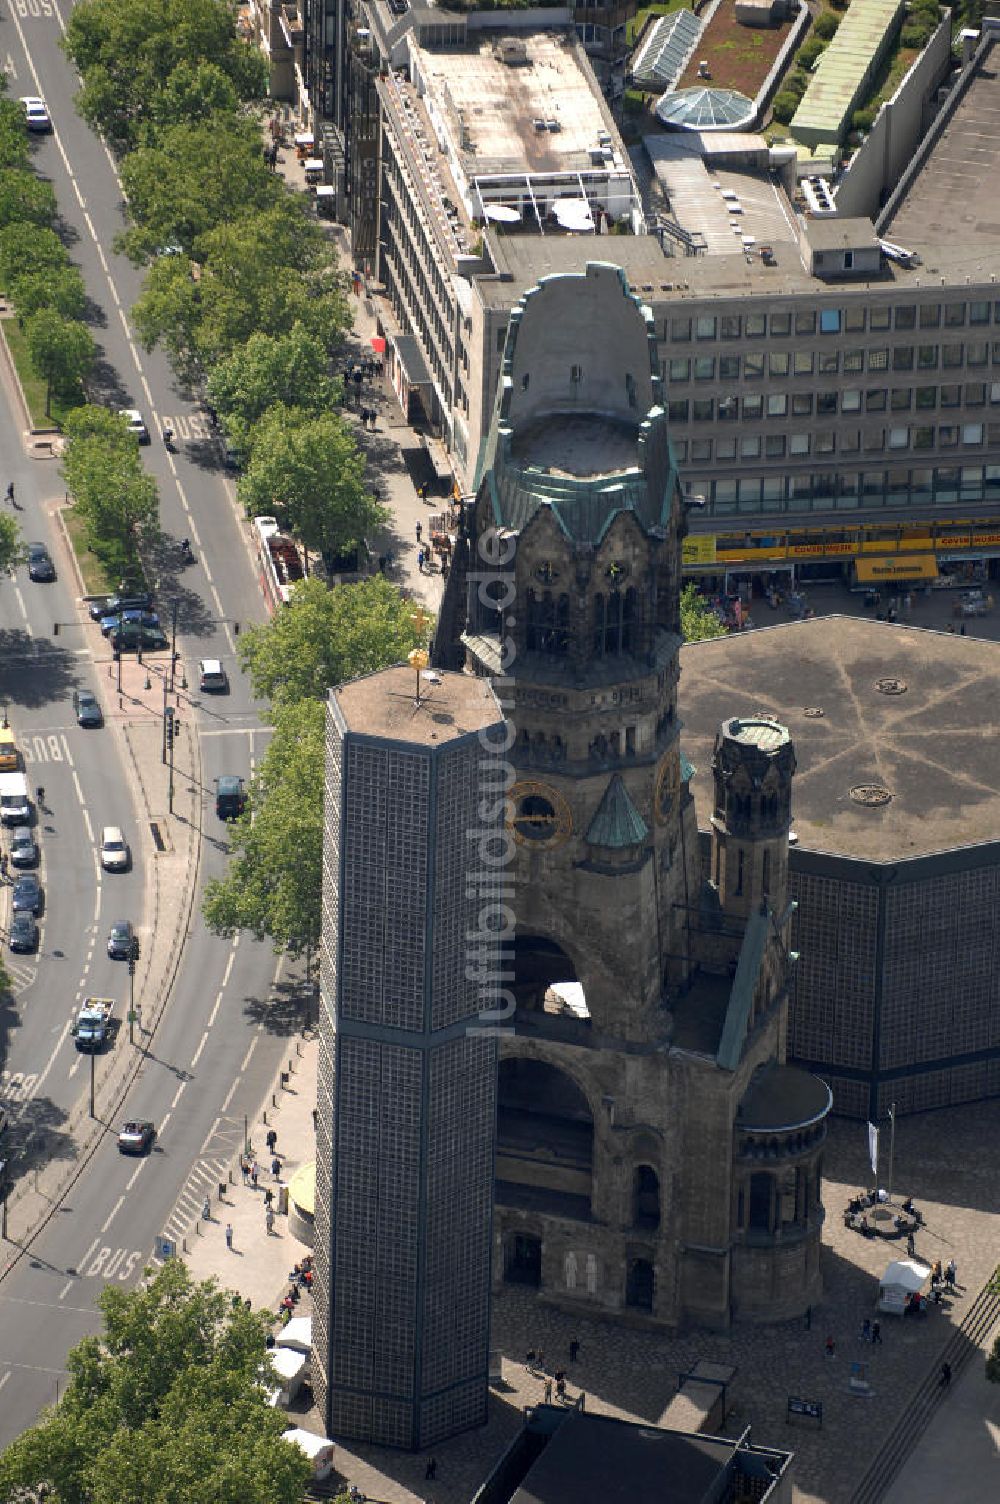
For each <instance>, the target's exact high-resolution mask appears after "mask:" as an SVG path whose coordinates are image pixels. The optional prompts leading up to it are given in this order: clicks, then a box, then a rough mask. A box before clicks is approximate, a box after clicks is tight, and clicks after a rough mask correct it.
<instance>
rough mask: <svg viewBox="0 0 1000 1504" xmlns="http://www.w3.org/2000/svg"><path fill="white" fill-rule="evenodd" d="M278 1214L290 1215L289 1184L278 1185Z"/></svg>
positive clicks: (281, 1215)
mask: <svg viewBox="0 0 1000 1504" xmlns="http://www.w3.org/2000/svg"><path fill="white" fill-rule="evenodd" d="M278 1216H279V1217H287V1216H288V1187H287V1185H281V1186H279V1187H278Z"/></svg>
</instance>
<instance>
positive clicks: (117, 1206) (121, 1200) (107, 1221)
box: [101, 1195, 125, 1237]
mask: <svg viewBox="0 0 1000 1504" xmlns="http://www.w3.org/2000/svg"><path fill="white" fill-rule="evenodd" d="M124 1202H125V1197H124V1195H121V1196H119V1197H118V1200H117V1201H116V1202H115V1204H114V1206H113V1207H112V1208H111V1210H110V1211H109V1212H108V1215H107V1217H106V1219H105V1222H104V1226H103V1227H102V1228H101V1236H102V1237H103V1236H104V1234H105V1233H106V1232H107V1230H108V1228H109V1227H110V1226H111V1224H112V1222H113V1221H114V1220H115V1216H116V1215H117V1213H118V1212H119V1210H120V1209H121V1207H122V1206H123V1205H124Z"/></svg>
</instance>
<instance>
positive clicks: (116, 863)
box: [101, 825, 132, 872]
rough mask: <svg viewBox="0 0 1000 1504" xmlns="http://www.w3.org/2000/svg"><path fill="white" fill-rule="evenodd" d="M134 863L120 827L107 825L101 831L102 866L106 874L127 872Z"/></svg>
mask: <svg viewBox="0 0 1000 1504" xmlns="http://www.w3.org/2000/svg"><path fill="white" fill-rule="evenodd" d="M131 862H132V853H131V852H130V851H129V849H128V842H127V841H126V839H125V837H124V836H123V835H122V832H121V827H120V826H118V825H105V827H104V829H103V830H102V831H101V866H102V867H103V868H104V870H105V872H127V871H128V869H129V866H130V865H131Z"/></svg>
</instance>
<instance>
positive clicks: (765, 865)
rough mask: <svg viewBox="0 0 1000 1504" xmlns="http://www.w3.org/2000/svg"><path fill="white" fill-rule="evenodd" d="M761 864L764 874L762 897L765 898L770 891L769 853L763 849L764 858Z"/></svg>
mask: <svg viewBox="0 0 1000 1504" xmlns="http://www.w3.org/2000/svg"><path fill="white" fill-rule="evenodd" d="M762 866H763V873H764V875H763V887H764V897H765V898H767V896H768V895H769V893H770V892H771V853H770V852H769V851H765V852H764V860H763V863H762Z"/></svg>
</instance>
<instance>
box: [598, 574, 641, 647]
mask: <svg viewBox="0 0 1000 1504" xmlns="http://www.w3.org/2000/svg"><path fill="white" fill-rule="evenodd" d="M638 640H639V592H638V591H637V590H636V589H635V587H634V586H631V587H630V588H629V589H628V590H610V591H609V592H608V594H607V595H606V596H604V595H596V596H595V597H594V651H595V653H597V654H598V655H600V656H608V657H611V656H613V655H617V654H619V653H634V652H635V649H636V644H637V643H638Z"/></svg>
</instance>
